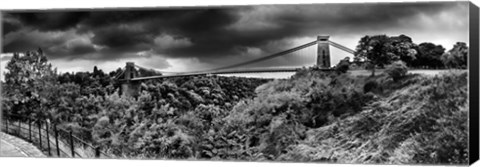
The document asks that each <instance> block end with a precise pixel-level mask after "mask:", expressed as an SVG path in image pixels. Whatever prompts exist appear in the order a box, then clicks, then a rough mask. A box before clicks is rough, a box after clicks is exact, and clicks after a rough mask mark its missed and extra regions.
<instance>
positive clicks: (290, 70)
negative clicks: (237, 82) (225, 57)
mask: <svg viewBox="0 0 480 167" xmlns="http://www.w3.org/2000/svg"><path fill="white" fill-rule="evenodd" d="M301 69H302V68H270V69H234V70H219V71H206V72H195V73H179V74H174V75H160V76H150V77H138V78H133V79H131V81H141V80H148V79H160V78H173V77H185V76H200V75H210V74H248V73H274V72H297V71H299V70H301ZM317 70H321V71H331V70H332V69H331V68H321V69H317Z"/></svg>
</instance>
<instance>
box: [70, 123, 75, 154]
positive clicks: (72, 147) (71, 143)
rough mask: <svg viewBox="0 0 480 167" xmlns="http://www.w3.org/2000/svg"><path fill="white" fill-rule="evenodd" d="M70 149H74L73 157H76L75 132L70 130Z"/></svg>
mask: <svg viewBox="0 0 480 167" xmlns="http://www.w3.org/2000/svg"><path fill="white" fill-rule="evenodd" d="M70 150H72V158H74V157H75V147H74V145H73V133H72V131H71V130H70Z"/></svg>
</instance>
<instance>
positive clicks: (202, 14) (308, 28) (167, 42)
mask: <svg viewBox="0 0 480 167" xmlns="http://www.w3.org/2000/svg"><path fill="white" fill-rule="evenodd" d="M2 16H3V18H2V27H3V32H2V35H3V36H2V49H3V51H2V52H3V53H2V55H1V61H2V64H1V65H2V67H5V63H6V62H7V61H8V60H9V58H10V57H11V53H12V52H23V51H27V50H36V49H37V48H42V49H43V50H44V52H45V53H46V55H47V56H48V58H49V60H50V61H51V62H52V64H53V65H54V66H55V67H57V68H58V70H59V71H61V72H67V71H87V70H88V71H91V70H92V69H93V66H94V65H96V66H98V67H99V68H101V69H103V70H104V71H107V72H109V71H111V70H114V69H116V68H118V67H123V66H125V62H127V61H134V62H135V63H136V64H138V65H141V66H144V67H149V68H155V69H158V70H162V71H195V70H205V69H209V68H214V67H220V66H223V65H229V64H234V63H236V62H241V61H245V60H250V59H254V58H258V57H261V56H266V55H269V54H272V53H275V52H279V51H283V50H285V49H289V48H292V47H294V46H298V45H301V44H304V43H307V42H310V41H313V40H315V38H316V36H317V35H319V34H328V35H330V36H331V37H330V39H331V40H332V41H335V42H337V43H340V44H343V45H345V46H346V47H349V48H352V49H354V48H355V47H356V45H357V43H358V41H359V39H360V38H361V37H362V36H365V35H376V34H386V35H389V36H398V35H400V34H405V35H407V36H410V37H411V38H412V39H413V41H414V42H415V43H417V44H419V43H422V42H432V43H435V44H441V45H443V46H444V47H445V48H446V49H447V50H448V49H450V48H452V46H453V44H454V43H455V42H457V41H461V42H466V43H467V44H468V2H439V3H426V2H421V3H380V4H378V3H373V4H372V3H369V4H318V5H273V6H272V5H262V6H239V7H214V8H156V9H155V8H150V9H142V10H134V9H130V10H125V9H124V10H118V9H117V10H115V9H111V10H88V11H85V10H84V11H51V10H50V11H29V12H25V11H9V12H4V13H3V15H2ZM314 52H315V49H314V48H312V49H309V50H307V51H304V52H302V53H303V54H304V56H289V57H281V58H276V59H273V60H267V61H265V62H260V63H258V64H255V65H254V66H256V67H264V66H311V65H313V62H315V54H314ZM331 54H332V65H334V64H336V63H337V62H338V60H340V59H342V58H344V57H345V56H351V55H349V54H348V53H345V52H343V51H340V50H337V49H331ZM305 55H307V56H305Z"/></svg>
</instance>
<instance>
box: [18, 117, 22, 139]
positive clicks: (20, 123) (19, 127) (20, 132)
mask: <svg viewBox="0 0 480 167" xmlns="http://www.w3.org/2000/svg"><path fill="white" fill-rule="evenodd" d="M18 136H22V121H20V119H18Z"/></svg>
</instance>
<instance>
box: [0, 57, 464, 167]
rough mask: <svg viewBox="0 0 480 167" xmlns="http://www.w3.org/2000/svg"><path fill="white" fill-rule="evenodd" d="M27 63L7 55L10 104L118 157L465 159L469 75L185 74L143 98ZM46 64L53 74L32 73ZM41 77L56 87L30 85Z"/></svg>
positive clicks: (149, 85) (106, 80) (99, 80)
mask: <svg viewBox="0 0 480 167" xmlns="http://www.w3.org/2000/svg"><path fill="white" fill-rule="evenodd" d="M27 55H29V54H27ZM29 56H33V58H36V57H40V60H42V59H44V56H43V55H42V54H41V53H38V52H37V53H31V54H30V55H29ZM29 60H30V58H28V57H26V58H24V57H21V56H17V57H14V59H12V62H10V63H9V68H11V69H15V68H19V69H21V70H10V71H9V73H7V75H5V76H6V82H5V83H4V85H6V87H4V91H2V93H4V94H3V95H2V96H3V97H4V99H5V100H3V101H2V105H4V109H5V110H4V111H6V112H9V113H16V114H23V115H29V116H32V117H34V118H38V119H50V120H51V121H52V122H54V123H56V124H58V125H59V126H61V127H63V128H65V129H69V130H72V131H73V132H74V133H75V135H77V136H80V137H81V138H82V139H84V140H85V141H89V142H92V143H93V144H95V145H99V146H101V148H102V149H103V150H104V151H105V152H107V153H109V154H111V155H114V156H115V157H120V158H155V159H208V160H255V161H261V160H286V161H326V162H346V163H352V162H355V163H453V164H465V163H466V162H467V157H468V150H467V142H468V141H467V139H468V126H467V124H468V115H467V114H468V113H467V112H468V99H467V97H468V96H467V91H468V89H467V74H466V73H461V74H458V73H449V74H444V75H442V76H435V77H427V76H421V75H411V74H407V75H405V74H404V73H403V66H401V68H400V71H399V73H398V75H397V73H395V72H398V71H396V70H394V71H395V72H394V73H384V74H379V75H376V76H372V77H369V76H352V75H350V74H349V73H342V72H325V71H317V70H315V69H303V70H301V71H299V72H297V73H296V74H295V75H293V76H292V77H291V78H289V79H277V80H266V79H248V78H237V77H219V76H212V77H206V76H198V77H181V78H173V79H167V80H152V81H148V82H144V83H142V84H141V86H140V91H141V92H140V95H139V96H138V97H125V96H122V95H121V94H120V93H119V90H118V83H117V82H116V80H115V79H114V77H115V72H112V73H110V74H108V75H107V74H104V73H103V72H101V71H100V70H94V71H96V72H93V73H76V74H69V75H70V76H68V77H66V76H65V74H63V75H60V76H58V74H56V72H55V71H54V70H53V69H51V67H50V66H49V65H45V64H46V58H45V61H44V62H43V63H42V64H40V65H41V66H42V68H33V69H34V70H33V71H32V68H25V67H24V66H29V65H30V64H35V62H36V61H29ZM40 62H42V61H40ZM43 67H45V68H43ZM37 69H42V70H40V73H44V72H45V73H46V74H49V75H33V76H32V75H31V74H32V72H34V71H35V70H36V71H39V70H37ZM394 69H397V68H394ZM16 73H20V74H22V73H26V74H29V75H17V74H16ZM77 76H79V77H77ZM397 76H401V77H397ZM391 77H394V80H392V79H390V78H391ZM24 78H26V79H24ZM46 78H47V79H46ZM48 78H52V79H48ZM40 81H42V82H48V84H43V85H36V84H28V83H31V82H32V83H35V82H40ZM18 83H20V84H18ZM15 84H17V85H21V86H24V87H22V90H20V88H18V87H16V85H15ZM39 90H41V91H40V93H38V98H32V97H37V96H36V95H35V96H34V95H32V92H33V93H36V92H37V91H39ZM19 91H30V94H27V93H28V92H19ZM42 92H43V93H42ZM30 105H35V107H37V106H38V108H27V107H29V106H30ZM45 111H47V112H45ZM38 113H42V114H44V115H43V117H37V115H36V114H38Z"/></svg>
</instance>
